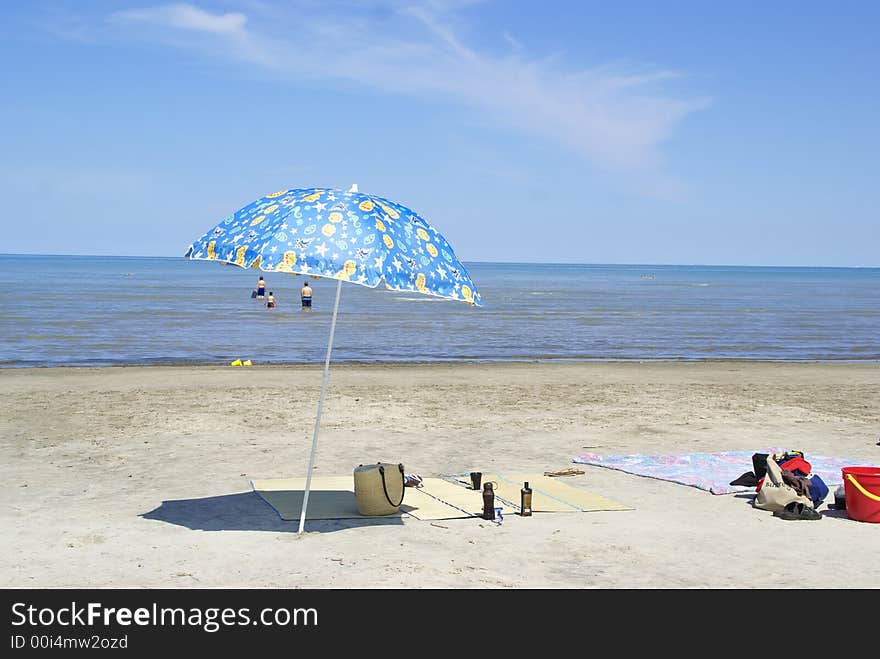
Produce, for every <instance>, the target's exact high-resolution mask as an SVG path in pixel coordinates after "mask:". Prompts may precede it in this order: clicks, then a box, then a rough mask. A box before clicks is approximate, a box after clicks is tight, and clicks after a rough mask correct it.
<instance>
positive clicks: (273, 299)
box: [266, 291, 275, 309]
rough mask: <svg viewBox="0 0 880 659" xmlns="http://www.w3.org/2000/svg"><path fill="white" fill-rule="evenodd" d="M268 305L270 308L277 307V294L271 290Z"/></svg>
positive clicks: (267, 300)
mask: <svg viewBox="0 0 880 659" xmlns="http://www.w3.org/2000/svg"><path fill="white" fill-rule="evenodd" d="M266 307H267V308H268V309H274V308H275V294H274V293H272V291H269V297H267V298H266Z"/></svg>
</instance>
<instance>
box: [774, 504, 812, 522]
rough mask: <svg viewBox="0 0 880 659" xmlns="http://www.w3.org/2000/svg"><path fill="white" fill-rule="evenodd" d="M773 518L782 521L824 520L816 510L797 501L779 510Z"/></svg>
mask: <svg viewBox="0 0 880 659" xmlns="http://www.w3.org/2000/svg"><path fill="white" fill-rule="evenodd" d="M773 516H774V517H778V518H780V519H822V514H821V513H820V512H818V511H817V510H816V509H814V508H811V507H810V506H806V505H804V504H802V503H799V502H797V501H792V502H791V503H790V504H788V505H787V506H786V507H785V508H784V509H783V510H777V511H776V512H774V513H773Z"/></svg>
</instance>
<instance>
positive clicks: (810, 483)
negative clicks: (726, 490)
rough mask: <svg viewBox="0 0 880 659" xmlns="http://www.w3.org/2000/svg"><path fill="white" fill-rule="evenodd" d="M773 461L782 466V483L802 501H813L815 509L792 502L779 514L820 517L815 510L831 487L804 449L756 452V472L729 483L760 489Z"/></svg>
mask: <svg viewBox="0 0 880 659" xmlns="http://www.w3.org/2000/svg"><path fill="white" fill-rule="evenodd" d="M769 460H773V462H775V463H776V465H778V466H779V470H780V471H781V476H782V482H783V483H784V484H785V485H788V486H789V487H791V488H792V489H793V490H794V492H795V493H796V494H797V495H798V496H799V497H800V498H801V502H804V501H812V503H813V505H812V508H810V507H809V506H806V505H805V504H803V503H800V504H797V505H795V504H794V503H792V504H791V506H790V507H791V510H789V506H788V505H787V506H786V507H785V509H784V510H782V511H775V512H774V514H777V513H780V514H777V516H779V517H784V518H786V519H818V518H819V517H820V515H819V514H818V513H817V512H816V509H817V508H818V507H819V506H820V505H821V504H822V502H823V501H824V500H825V497H827V496H828V486H827V485H826V484H825V482H824V481H823V480H822V479H821V478H820V477H819V475H818V474H814V473H813V472H812V466H811V465H810V463H809V462H807V460H806V458H805V457H804V454H803V451H791V450H790V451H784V452H782V453H773V454H770V453H755V454H754V455H752V467H753V471H747V472H745V473H744V474H743V475H742V476H740V477H739V478H737V479H736V480H733V481H731V482H730V484H731V485H744V486H747V487H754V488H755V492H760V491H761V488H762V487H763V485H764V480H765V479H766V477H767V465H768V462H769Z"/></svg>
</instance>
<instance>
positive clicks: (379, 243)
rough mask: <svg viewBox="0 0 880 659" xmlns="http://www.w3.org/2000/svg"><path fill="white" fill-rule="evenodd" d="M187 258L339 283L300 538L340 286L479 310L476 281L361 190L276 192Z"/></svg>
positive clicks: (415, 226) (224, 224) (432, 237)
mask: <svg viewBox="0 0 880 659" xmlns="http://www.w3.org/2000/svg"><path fill="white" fill-rule="evenodd" d="M185 257H186V258H188V259H195V260H200V261H220V262H224V263H230V264H234V265H237V266H240V267H242V268H258V269H260V270H264V271H267V272H287V273H291V274H301V275H308V276H311V277H319V278H325V279H336V280H337V281H338V283H337V286H336V299H335V302H334V304H333V319H332V321H331V322H330V338H329V340H328V342H327V355H326V358H325V360H324V376H323V379H322V381H321V395H320V397H319V398H318V410H317V414H316V415H315V431H314V434H313V436H312V449H311V453H310V455H309V466H308V472H307V474H306V489H305V493H304V496H303V505H302V513H301V517H300V522H299V533H302V532H303V528H304V526H305V519H306V507H307V505H308V501H309V491H310V490H311V482H312V469H313V467H314V462H315V449H316V448H317V445H318V430H319V428H320V424H321V410H322V408H323V406H324V396H325V393H326V390H327V379H328V377H329V369H330V353H331V352H332V350H333V335H334V333H335V331H336V316H337V313H338V311H339V298H340V294H341V292H342V282H350V283H353V284H360V285H361V286H367V287H370V288H376V287H377V286H380V285H383V286H384V287H385V288H387V289H389V290H392V291H406V292H417V293H422V294H424V295H432V296H435V297H439V298H446V299H449V300H459V301H461V302H466V303H468V304H470V305H473V306H481V300H480V294H479V293H478V292H477V289H476V287H475V286H474V283H473V281H472V280H471V277H470V274H469V273H468V271H467V269H466V268H465V267H464V266H463V265H462V264H461V263H460V262H459V261H458V259H457V258H456V256H455V252H453V250H452V247H451V246H450V245H449V243H448V242H446V239H445V238H444V237H443V236H442V235H441V234H440V232H439V231H437V229H435V228H434V227H433V226H431V225H430V224H429V223H428V222H426V221H425V220H424V219H423V218H422V217H421V215H419V214H418V213H416V212H415V211H414V210H412V209H410V208H408V207H406V206H404V205H402V204H399V203H397V202H394V201H389V200H388V199H384V198H383V197H377V196H375V195H370V194H364V193H361V192H359V191H358V189H357V185H353V186H351V188H350V189H349V190H347V191H343V190H339V189H334V188H297V189H290V190H279V191H278V192H273V193H272V194H270V195H267V196H265V197H262V198H260V199H257V200H256V201H254V202H251V203H250V204H248V205H247V206H244V207H243V208H241V209H239V210H238V211H236V212H235V213H234V214H232V215H230V216H229V217H227V218H225V219H224V220H222V221H221V222H220V223H219V224H217V226H215V227H212V228H211V229H209V230H208V231H207V232H205V234H204V235H203V236H201V237H200V238H199V239H198V240H196V241H195V242H193V243H192V244H191V245H190V246H189V249H188V250H187V252H186V254H185Z"/></svg>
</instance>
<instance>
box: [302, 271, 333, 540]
mask: <svg viewBox="0 0 880 659" xmlns="http://www.w3.org/2000/svg"><path fill="white" fill-rule="evenodd" d="M340 293H342V280H341V279H339V280H338V283H337V285H336V302H334V303H333V320H332V321H331V323H330V339H329V340H328V341H327V358H326V359H325V360H324V378H323V380H321V396H320V398H318V413H317V415H316V416H315V434H314V435H313V436H312V453H311V455H309V470H308V472H306V491H305V493H304V494H303V505H302V513H300V517H299V531H297V533H302V532H303V528H304V527H305V525H306V506H308V505H309V491H311V488H312V469H314V468H315V449H316V448H317V447H318V428H320V426H321V410H322V409H323V407H324V395H325V394H326V393H327V380H328V379H329V377H330V352H331V351H332V350H333V334H334V333H335V332H336V313H337V312H338V311H339V295H340Z"/></svg>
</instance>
